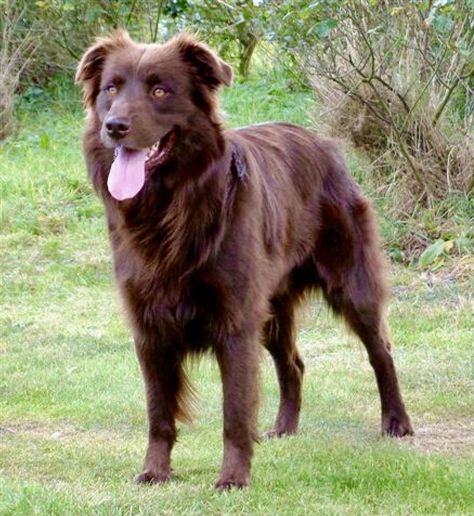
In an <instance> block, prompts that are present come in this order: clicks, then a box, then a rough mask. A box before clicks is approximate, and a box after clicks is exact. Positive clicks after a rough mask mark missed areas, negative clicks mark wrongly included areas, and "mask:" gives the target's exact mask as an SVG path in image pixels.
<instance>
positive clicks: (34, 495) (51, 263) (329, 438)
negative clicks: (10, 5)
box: [0, 80, 474, 515]
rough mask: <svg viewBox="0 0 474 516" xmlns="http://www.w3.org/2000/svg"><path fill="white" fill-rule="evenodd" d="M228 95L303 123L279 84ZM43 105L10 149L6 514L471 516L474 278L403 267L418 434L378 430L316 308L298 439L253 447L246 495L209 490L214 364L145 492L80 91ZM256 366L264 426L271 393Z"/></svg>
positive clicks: (251, 115)
mask: <svg viewBox="0 0 474 516" xmlns="http://www.w3.org/2000/svg"><path fill="white" fill-rule="evenodd" d="M224 100H225V102H224V104H225V106H224V107H225V110H226V111H227V112H228V120H229V123H230V124H232V125H243V124H248V123H251V122H254V121H263V120H267V119H272V120H278V119H279V120H292V121H294V122H298V123H302V124H307V123H308V108H309V106H310V103H311V98H310V96H309V94H307V93H305V92H298V91H296V92H294V91H293V92H292V91H287V89H286V86H285V82H284V81H283V80H275V81H273V82H272V83H262V82H258V81H251V82H250V83H247V84H241V85H236V86H235V87H234V88H233V89H232V90H229V91H227V92H226V94H225V99H224ZM44 106H45V104H44V103H43V104H41V103H40V104H38V105H37V106H36V111H33V110H32V109H30V110H28V111H27V112H25V113H24V114H23V117H22V125H23V128H22V130H21V131H20V133H19V134H18V135H17V136H16V137H15V138H14V139H11V140H10V141H8V142H7V143H6V145H4V147H3V148H1V149H0V185H1V187H0V188H1V200H2V205H1V210H0V223H1V236H0V238H1V241H0V247H1V255H0V260H1V262H0V266H1V271H2V272H1V280H2V289H1V291H0V305H1V306H0V318H1V320H0V324H1V340H0V514H1V515H4V514H5V515H7V514H8V515H9V514H11V515H17V514H45V515H51V514H52V515H54V514H68V515H69V514H78V515H79V514H80V515H84V514H114V515H115V514H150V515H155V514H173V515H174V514H269V515H275V514H283V515H284V514H291V515H295V514H311V515H312V514H322V515H327V514H347V513H351V514H407V515H408V514H410V515H411V514H472V512H473V511H474V496H473V490H472V486H473V480H474V476H473V460H472V459H473V444H474V437H473V432H474V427H473V423H472V416H473V406H474V389H473V362H472V357H473V342H474V332H473V327H474V316H473V312H474V299H473V295H472V292H473V291H474V282H473V279H472V277H468V276H463V275H456V274H450V273H444V274H439V275H437V276H433V275H423V274H420V273H419V272H417V271H415V270H410V269H402V268H397V269H395V270H394V271H393V273H394V278H393V292H394V298H393V302H392V304H391V312H390V322H391V325H392V333H393V337H394V340H395V342H396V347H395V356H396V361H397V365H398V369H399V376H400V380H401V383H402V386H403V391H404V394H405V398H406V403H407V405H408V408H409V411H410V413H411V415H412V418H413V422H414V425H415V428H416V429H417V431H418V435H417V436H416V437H415V438H413V439H406V440H392V439H388V438H381V437H380V436H379V433H378V427H379V407H378V396H377V391H376V386H375V381H374V378H373V374H372V372H371V370H370V366H369V365H368V362H367V359H366V357H365V354H364V352H363V350H362V348H361V346H360V345H359V344H358V343H357V341H356V340H355V339H354V338H353V337H350V336H348V335H347V334H346V332H345V331H344V328H343V327H342V325H340V324H339V323H338V322H336V321H334V320H333V318H332V317H331V316H330V314H329V313H328V311H327V309H326V308H325V307H324V305H323V304H321V303H320V302H319V301H317V300H315V301H314V302H313V303H312V304H311V306H310V307H309V308H308V309H307V310H306V311H305V312H304V313H303V314H302V321H301V330H300V333H299V344H300V347H301V349H302V351H303V355H304V357H305V362H306V366H307V374H306V378H305V387H304V398H305V399H304V409H303V415H302V421H301V430H300V433H299V435H298V436H295V437H291V438H287V439H281V440H274V441H265V442H262V443H261V444H260V445H258V446H257V449H256V455H255V460H254V466H253V471H252V486H251V488H250V489H248V490H245V491H238V492H230V493H223V494H222V493H217V492H215V491H214V489H213V483H214V480H215V478H216V476H217V472H218V469H219V465H220V459H221V432H222V422H221V408H220V405H221V387H220V380H219V375H218V371H217V369H216V366H215V364H214V363H213V361H212V360H210V359H205V360H203V362H202V363H201V364H200V365H198V366H195V367H194V368H193V370H192V377H193V379H194V383H195V385H196V387H197V390H198V392H199V395H200V406H199V410H198V411H197V417H196V420H195V423H194V424H193V425H192V426H191V427H186V426H184V427H182V428H181V430H180V435H179V442H178V443H177V445H176V447H175V450H174V453H173V466H174V470H175V479H174V480H173V481H172V482H171V483H170V484H168V485H166V486H160V487H158V486H151V487H143V486H137V485H135V484H134V483H133V476H134V474H136V473H138V472H139V471H140V468H141V465H142V460H143V456H144V451H145V445H146V419H145V410H144V396H143V386H142V380H141V375H140V372H139V368H138V366H137V362H136V360H135V356H134V351H133V344H132V341H131V338H130V333H129V331H128V329H127V327H126V325H125V323H124V320H123V317H122V314H121V310H120V304H119V301H118V299H117V295H116V292H115V289H114V287H113V283H112V276H111V265H110V252H109V248H108V241H107V235H106V230H105V223H104V218H103V214H102V208H101V206H100V203H99V201H98V200H97V199H96V198H95V196H94V194H93V193H92V190H91V187H90V185H89V184H88V181H87V179H86V174H85V170H84V165H83V161H82V157H81V145H80V133H81V127H82V125H83V115H82V114H81V113H80V110H79V107H78V101H77V97H76V98H74V99H73V100H70V101H69V102H68V103H63V104H62V106H61V107H59V106H57V105H56V106H53V108H51V109H50V110H49V111H47V110H44V111H42V109H43V108H44ZM65 106H66V107H65ZM355 163H356V162H355ZM356 172H357V171H356ZM456 278H457V279H456ZM262 361H263V364H262V366H263V375H262V407H261V411H260V427H261V429H262V430H265V429H268V428H269V427H270V425H271V423H272V419H273V417H274V414H275V410H276V407H277V401H278V396H277V388H276V382H275V378H274V373H273V371H272V368H271V364H270V361H269V359H268V357H264V358H263V360H262Z"/></svg>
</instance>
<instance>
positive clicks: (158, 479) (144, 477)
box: [135, 470, 171, 484]
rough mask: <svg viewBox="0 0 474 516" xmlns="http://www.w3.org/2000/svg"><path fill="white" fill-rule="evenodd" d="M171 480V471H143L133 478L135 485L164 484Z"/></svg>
mask: <svg viewBox="0 0 474 516" xmlns="http://www.w3.org/2000/svg"><path fill="white" fill-rule="evenodd" d="M170 479H171V471H165V472H159V473H158V472H157V473H153V472H151V471H148V470H146V471H144V472H143V473H141V474H140V475H138V476H137V477H136V478H135V482H136V483H137V484H164V483H165V482H169V481H170Z"/></svg>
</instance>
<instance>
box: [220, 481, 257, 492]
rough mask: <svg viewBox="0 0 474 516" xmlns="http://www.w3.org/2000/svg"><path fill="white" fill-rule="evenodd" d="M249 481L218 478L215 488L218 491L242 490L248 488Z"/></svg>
mask: <svg viewBox="0 0 474 516" xmlns="http://www.w3.org/2000/svg"><path fill="white" fill-rule="evenodd" d="M249 483H250V482H249V480H247V479H240V480H237V479H234V478H227V479H226V478H222V479H221V478H220V479H219V480H218V481H217V482H216V484H215V488H216V489H217V490H218V491H229V490H230V489H243V488H245V487H248V486H249Z"/></svg>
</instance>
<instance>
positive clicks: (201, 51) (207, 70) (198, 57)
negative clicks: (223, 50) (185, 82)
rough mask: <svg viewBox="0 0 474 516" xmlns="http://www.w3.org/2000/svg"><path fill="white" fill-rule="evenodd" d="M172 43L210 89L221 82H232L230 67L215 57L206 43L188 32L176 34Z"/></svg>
mask: <svg viewBox="0 0 474 516" xmlns="http://www.w3.org/2000/svg"><path fill="white" fill-rule="evenodd" d="M172 43H175V44H176V45H177V46H178V49H179V51H180V53H181V56H182V58H183V59H184V61H186V62H187V63H188V64H190V65H191V66H192V67H193V68H194V70H195V72H196V73H197V76H198V77H200V78H201V80H202V81H203V82H204V83H205V84H207V85H208V86H209V87H210V88H211V89H213V90H214V89H217V88H218V87H219V86H221V85H222V84H224V85H225V86H230V85H231V84H232V77H233V72H232V67H231V66H230V65H228V64H227V63H225V62H224V61H222V59H220V58H219V57H217V55H216V54H215V53H214V52H213V51H212V50H211V49H210V48H209V47H208V46H207V45H205V44H204V43H201V42H199V41H197V39H195V38H194V37H193V36H190V35H188V34H182V35H180V36H177V37H176V38H175V39H174V40H172Z"/></svg>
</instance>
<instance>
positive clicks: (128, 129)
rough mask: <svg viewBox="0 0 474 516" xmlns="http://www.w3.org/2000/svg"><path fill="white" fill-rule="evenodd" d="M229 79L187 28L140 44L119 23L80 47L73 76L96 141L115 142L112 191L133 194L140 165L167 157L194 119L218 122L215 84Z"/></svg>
mask: <svg viewBox="0 0 474 516" xmlns="http://www.w3.org/2000/svg"><path fill="white" fill-rule="evenodd" d="M231 81H232V68H231V67H230V66H229V65H228V64H226V63H224V62H223V61H222V60H221V59H219V58H218V57H217V56H216V55H215V54H214V53H213V52H212V51H211V50H210V49H209V48H208V47H207V46H206V45H204V44H202V43H200V42H198V41H197V40H196V39H195V38H193V37H192V36H189V35H180V36H177V37H175V38H173V39H172V40H170V41H169V42H167V43H165V44H162V45H160V44H152V45H147V44H138V43H135V42H134V41H132V39H131V38H130V37H129V35H128V34H127V33H126V32H125V31H123V30H119V31H117V32H116V33H115V34H113V35H112V36H111V37H110V38H102V39H99V40H98V41H97V43H96V44H95V45H94V46H92V47H91V48H90V49H89V50H87V52H86V53H85V54H84V56H83V57H82V59H81V62H80V63H79V67H78V70H77V74H76V82H77V83H81V84H82V86H83V91H84V102H85V104H86V107H87V108H88V110H90V111H92V112H93V113H94V115H95V116H96V119H97V120H98V122H99V124H101V129H100V138H101V140H102V142H103V144H104V145H105V146H106V147H110V148H115V149H116V151H115V152H116V158H115V161H114V164H113V165H112V169H111V173H110V175H109V190H110V191H111V193H112V195H114V197H116V198H117V199H119V200H122V199H125V198H130V197H133V195H135V193H137V192H138V191H139V190H140V189H141V187H142V186H143V182H144V174H145V172H146V170H147V169H150V168H156V167H157V166H159V165H160V164H161V163H163V162H165V161H166V160H167V158H168V157H169V155H170V153H171V152H172V150H173V145H174V143H175V140H176V134H178V133H180V131H182V130H186V129H188V128H189V127H190V126H192V124H195V123H196V119H199V117H205V118H206V119H208V120H211V121H216V122H217V104H216V93H217V90H218V89H219V87H220V86H221V85H229V84H230V83H231ZM114 167H115V168H114ZM111 183H115V185H112V188H111ZM135 190H136V191H135ZM114 192H115V193H114ZM134 192H135V193H134ZM115 194H116V195H115Z"/></svg>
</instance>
